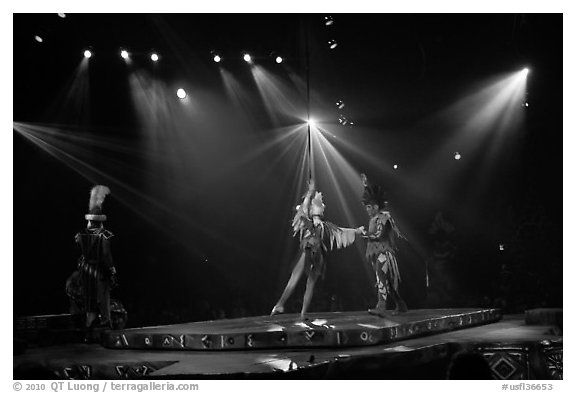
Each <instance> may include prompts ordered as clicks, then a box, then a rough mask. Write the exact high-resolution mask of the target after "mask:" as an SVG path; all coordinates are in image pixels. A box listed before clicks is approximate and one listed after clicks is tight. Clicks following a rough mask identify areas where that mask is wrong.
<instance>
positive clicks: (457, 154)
mask: <svg viewBox="0 0 576 393" xmlns="http://www.w3.org/2000/svg"><path fill="white" fill-rule="evenodd" d="M461 158H462V156H461V155H460V153H458V152H457V151H456V152H454V159H455V160H459V159H461Z"/></svg>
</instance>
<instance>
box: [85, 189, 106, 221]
mask: <svg viewBox="0 0 576 393" xmlns="http://www.w3.org/2000/svg"><path fill="white" fill-rule="evenodd" d="M108 194H110V189H109V188H108V187H106V186H100V185H99V186H94V187H92V190H90V202H88V214H86V215H85V216H84V218H85V219H86V220H88V221H106V215H104V214H103V213H102V205H103V204H104V199H106V195H108Z"/></svg>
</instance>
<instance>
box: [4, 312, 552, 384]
mask: <svg viewBox="0 0 576 393" xmlns="http://www.w3.org/2000/svg"><path fill="white" fill-rule="evenodd" d="M475 315H476V316H475ZM481 315H484V321H483V322H477V321H478V320H479V319H480V320H481V319H482V317H481ZM311 317H313V318H311V321H310V322H309V323H307V324H300V323H299V322H297V320H296V318H297V315H282V316H275V317H254V318H241V319H234V320H221V321H209V322H198V323H191V324H182V325H170V326H159V327H147V328H140V329H126V330H124V331H121V332H114V331H108V332H106V333H105V334H103V336H102V338H103V339H104V341H103V344H105V345H106V346H108V344H109V343H110V341H107V340H110V339H111V338H113V337H121V335H125V336H126V335H127V336H126V337H127V340H128V344H130V341H129V340H130V339H131V338H132V339H133V340H134V341H133V342H135V343H138V342H140V341H139V340H141V339H142V337H144V336H131V335H130V334H132V333H134V334H136V333H138V334H144V335H148V336H149V337H152V342H159V343H162V342H164V341H163V339H161V337H164V336H165V337H171V338H168V339H167V340H166V342H167V343H168V342H172V341H173V338H174V337H175V338H176V339H178V340H180V336H183V337H184V339H183V340H182V341H183V345H179V346H178V347H169V346H164V347H162V346H158V347H153V346H149V347H144V348H142V349H133V348H126V347H125V346H112V347H113V349H112V347H111V348H107V347H105V346H103V345H99V344H77V343H76V344H68V345H57V346H47V347H29V348H28V349H26V350H25V351H24V352H23V353H22V354H18V355H15V356H14V378H17V379H18V378H20V379H33V378H38V376H41V377H42V379H49V378H62V379H138V378H145V379H207V378H208V379H214V378H217V379H262V378H264V379H289V378H290V379H322V378H328V379H354V378H361V379H445V377H446V371H447V368H448V365H449V363H450V361H451V359H452V358H453V356H454V354H456V353H459V352H461V351H474V352H476V353H480V354H481V355H482V356H483V357H484V359H485V360H486V362H487V363H488V364H489V366H490V369H491V371H492V377H493V378H495V379H562V364H563V361H562V359H563V346H562V333H561V330H559V329H558V326H556V325H549V324H547V323H548V322H547V320H543V321H542V323H539V324H527V323H526V320H525V316H524V315H523V314H522V315H513V316H510V315H507V316H503V317H502V316H501V314H500V312H499V311H498V310H493V309H487V310H483V309H474V310H466V311H465V310H444V312H441V310H413V311H410V312H409V313H407V314H404V315H401V316H392V315H391V316H390V317H388V318H378V317H372V316H369V315H368V316H366V315H364V313H356V312H353V313H330V314H327V313H319V314H312V315H311ZM425 321H427V322H426V325H425V326H426V327H427V329H424V330H422V329H423V328H422V327H419V328H416V327H415V326H423V324H424V323H425ZM434 321H438V322H434ZM442 321H445V322H442ZM449 321H452V322H451V323H450V322H449ZM460 321H462V322H460ZM475 321H476V325H474V323H475ZM320 322H322V323H320ZM428 322H430V324H429V325H428ZM469 322H470V323H469ZM315 323H316V324H315ZM435 324H436V325H435ZM364 325H369V326H364ZM434 326H437V328H438V330H435V331H433V330H431V329H432V328H433V327H434ZM441 326H443V327H444V329H443V330H442V329H440V327H441ZM207 327H210V330H207ZM247 328H249V329H248V330H246V329H247ZM271 328H274V329H277V330H272V331H269V329H271ZM393 328H396V332H397V333H398V334H396V335H395V336H394V338H392V335H391V334H390V333H384V332H386V331H387V329H388V330H389V329H393ZM428 328H429V329H428ZM176 329H178V330H176ZM281 329H284V330H281ZM324 330H326V331H335V330H338V331H340V332H345V333H346V337H355V336H358V335H360V334H361V332H368V334H370V333H372V337H373V338H375V337H376V338H378V339H379V340H381V341H380V342H378V341H377V340H373V341H372V342H370V340H362V339H361V338H360V339H359V340H360V341H359V342H361V344H360V345H356V346H354V345H351V342H354V341H353V340H352V339H350V340H349V341H347V342H346V344H345V345H341V346H329V345H327V343H328V342H329V341H328V338H325V339H324V340H322V341H313V339H314V336H315V335H316V333H314V334H313V335H311V337H310V338H311V339H312V340H308V339H307V338H306V337H304V339H306V340H307V341H302V337H299V340H300V341H292V342H293V343H295V345H294V346H288V345H287V344H284V342H281V343H280V344H278V343H274V342H271V343H269V344H268V342H267V341H266V340H264V341H255V342H256V343H260V345H261V346H260V347H247V346H244V347H239V348H225V347H219V348H218V347H217V346H212V347H211V348H197V347H193V348H192V347H186V343H195V341H186V340H187V338H186V335H192V336H194V335H196V334H198V335H199V334H201V333H204V334H205V335H209V336H210V337H223V336H228V335H234V334H235V335H236V336H242V335H245V334H256V333H258V334H263V336H261V337H262V339H264V338H266V337H267V336H266V334H268V333H275V334H277V333H278V332H282V331H284V332H286V331H289V332H291V333H290V334H287V336H286V337H289V336H291V335H292V334H294V336H295V337H298V336H299V335H302V334H304V333H303V332H316V331H319V332H322V331H324ZM241 332H242V333H241ZM247 332H249V333H247ZM236 336H235V337H236ZM136 337H137V338H136ZM257 337H260V336H257ZM271 337H273V336H271ZM319 337H326V335H324V336H321V335H319ZM363 337H364V336H363ZM155 340H156V341H155ZM158 340H160V341H158ZM317 340H318V339H317ZM214 341H217V340H214ZM308 341H312V343H313V344H309V343H308ZM286 342H287V340H286ZM332 342H334V341H332ZM342 342H344V341H342ZM220 343H221V342H220ZM301 343H305V344H304V345H302V344H301ZM123 345H125V342H124V343H123ZM172 345H174V343H172ZM245 345H246V343H245Z"/></svg>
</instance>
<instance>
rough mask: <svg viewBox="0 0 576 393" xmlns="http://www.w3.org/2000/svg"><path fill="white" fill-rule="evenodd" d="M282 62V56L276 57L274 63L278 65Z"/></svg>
mask: <svg viewBox="0 0 576 393" xmlns="http://www.w3.org/2000/svg"><path fill="white" fill-rule="evenodd" d="M283 61H284V59H283V58H282V56H276V63H278V64H280V63H282V62H283Z"/></svg>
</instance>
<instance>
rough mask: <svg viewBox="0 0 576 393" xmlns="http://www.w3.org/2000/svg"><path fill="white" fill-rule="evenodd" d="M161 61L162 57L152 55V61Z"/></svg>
mask: <svg viewBox="0 0 576 393" xmlns="http://www.w3.org/2000/svg"><path fill="white" fill-rule="evenodd" d="M159 59H160V57H159V56H158V54H156V53H152V54H151V55H150V60H152V61H158V60H159Z"/></svg>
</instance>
